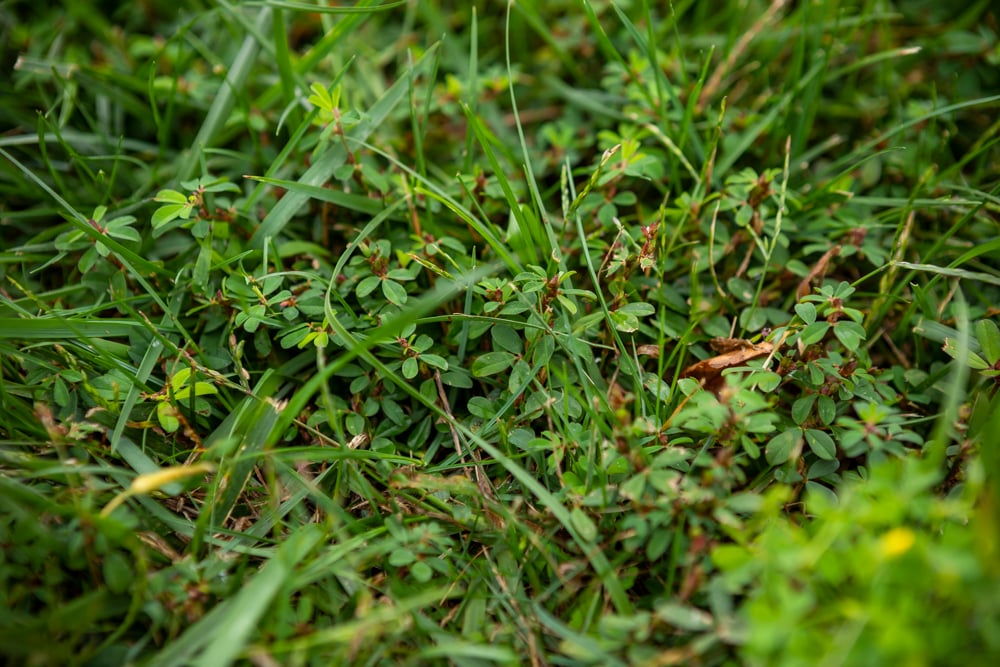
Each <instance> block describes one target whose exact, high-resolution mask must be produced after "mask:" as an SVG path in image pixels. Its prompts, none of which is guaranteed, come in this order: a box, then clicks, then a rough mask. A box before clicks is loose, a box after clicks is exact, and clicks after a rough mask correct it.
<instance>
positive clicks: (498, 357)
mask: <svg viewBox="0 0 1000 667" xmlns="http://www.w3.org/2000/svg"><path fill="white" fill-rule="evenodd" d="M516 359H517V357H515V356H514V355H513V354H511V353H510V352H503V351H500V352H487V353H486V354H483V355H481V356H480V357H479V358H478V359H476V360H475V361H473V362H472V374H473V375H474V376H476V377H485V376H487V375H495V374H497V373H500V372H502V371H505V370H507V369H508V368H510V367H511V366H512V365H513V364H514V361H515V360H516Z"/></svg>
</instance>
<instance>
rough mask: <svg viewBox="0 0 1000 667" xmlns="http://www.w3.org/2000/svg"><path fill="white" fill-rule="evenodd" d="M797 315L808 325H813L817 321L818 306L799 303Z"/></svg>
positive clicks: (796, 305) (796, 307)
mask: <svg viewBox="0 0 1000 667" xmlns="http://www.w3.org/2000/svg"><path fill="white" fill-rule="evenodd" d="M795 314H796V315H798V316H799V318H800V319H801V320H802V321H803V322H805V323H806V324H812V323H813V322H815V321H816V306H814V305H813V304H811V303H807V302H806V303H797V304H795Z"/></svg>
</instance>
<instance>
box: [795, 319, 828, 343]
mask: <svg viewBox="0 0 1000 667" xmlns="http://www.w3.org/2000/svg"><path fill="white" fill-rule="evenodd" d="M829 329H830V323H829V322H826V321H820V322H813V323H812V324H809V325H806V327H805V328H804V329H803V330H802V331H801V333H799V340H800V341H802V344H803V345H814V344H816V343H818V342H820V341H821V340H823V337H824V336H826V332H827V331H828V330H829Z"/></svg>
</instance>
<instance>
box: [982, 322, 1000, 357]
mask: <svg viewBox="0 0 1000 667" xmlns="http://www.w3.org/2000/svg"><path fill="white" fill-rule="evenodd" d="M976 338H977V339H978V340H979V345H980V347H981V348H982V351H983V355H984V356H985V357H986V362H987V363H988V364H989V365H990V366H993V365H994V364H996V363H997V362H998V361H1000V327H997V324H996V322H994V321H993V320H979V321H978V322H976Z"/></svg>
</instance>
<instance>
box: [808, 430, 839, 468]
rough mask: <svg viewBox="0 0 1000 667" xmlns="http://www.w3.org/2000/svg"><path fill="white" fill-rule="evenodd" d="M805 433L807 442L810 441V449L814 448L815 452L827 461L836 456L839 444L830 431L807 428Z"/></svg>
mask: <svg viewBox="0 0 1000 667" xmlns="http://www.w3.org/2000/svg"><path fill="white" fill-rule="evenodd" d="M805 435H806V442H807V443H809V449H811V450H812V452H813V454H815V455H816V456H818V457H819V458H821V459H825V460H827V461H831V460H833V459H834V458H836V456H837V445H836V444H835V443H834V442H833V438H831V437H830V435H829V434H828V433H825V432H824V431H817V430H816V429H812V428H810V429H807V430H806V434H805Z"/></svg>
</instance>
